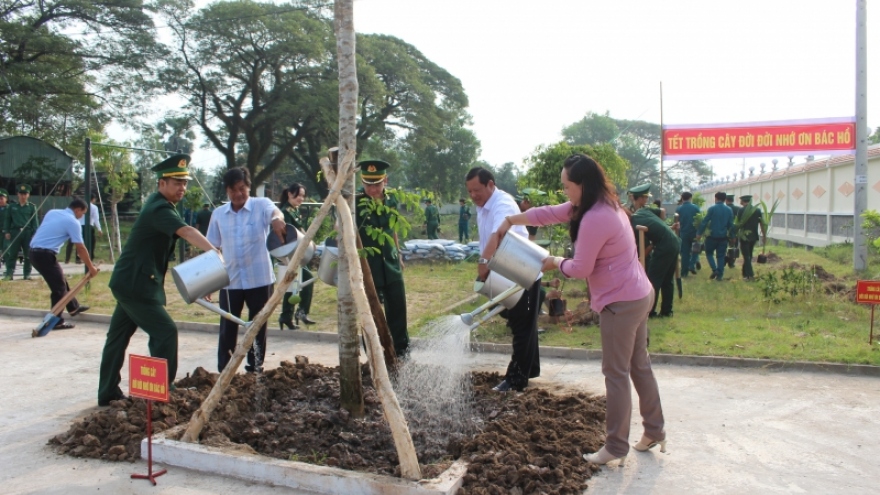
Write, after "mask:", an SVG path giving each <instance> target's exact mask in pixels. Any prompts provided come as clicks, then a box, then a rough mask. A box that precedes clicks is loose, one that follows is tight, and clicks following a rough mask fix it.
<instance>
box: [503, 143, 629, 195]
mask: <svg viewBox="0 0 880 495" xmlns="http://www.w3.org/2000/svg"><path fill="white" fill-rule="evenodd" d="M575 153H583V154H585V155H589V156H590V157H592V158H593V159H594V160H596V162H598V163H599V164H600V165H602V168H603V169H604V170H605V175H607V176H608V179H609V180H611V182H613V183H614V184H615V185H616V186H617V187H618V188H625V186H626V183H627V172H628V170H629V163H627V161H626V160H624V159H623V158H622V157H621V156H620V155H618V154H617V151H615V149H614V147H612V146H611V145H610V144H608V143H602V144H597V145H595V146H590V145H587V144H583V145H577V146H573V145H570V144H568V143H566V142H565V141H562V142H559V143H556V144H553V145H549V146H539V147H538V149H536V150H535V152H534V153H532V155H531V156H529V158H528V159H527V160H526V163H527V165H528V170H527V171H526V173H525V174H524V176H523V177H522V178H521V179H520V187H527V186H528V187H534V188H537V189H540V190H543V191H558V190H561V189H562V178H561V174H562V164H563V163H565V159H566V158H568V157H569V156H571V155H573V154H575Z"/></svg>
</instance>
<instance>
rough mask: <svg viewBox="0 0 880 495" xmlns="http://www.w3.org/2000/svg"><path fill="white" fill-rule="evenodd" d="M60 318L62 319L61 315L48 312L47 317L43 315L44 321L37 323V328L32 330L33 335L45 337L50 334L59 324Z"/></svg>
mask: <svg viewBox="0 0 880 495" xmlns="http://www.w3.org/2000/svg"><path fill="white" fill-rule="evenodd" d="M60 320H61V319H60V318H59V317H57V316H55V315H53V314H52V313H49V314H47V315H46V316H45V317H43V321H42V322H40V324H39V325H37V328H35V329H34V331H33V332H31V337H45V336H46V335H48V334H49V332H51V331H52V329H53V328H55V325H57V324H58V322H59V321H60Z"/></svg>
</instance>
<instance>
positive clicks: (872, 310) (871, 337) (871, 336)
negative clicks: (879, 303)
mask: <svg viewBox="0 0 880 495" xmlns="http://www.w3.org/2000/svg"><path fill="white" fill-rule="evenodd" d="M875 306H876V304H872V305H871V335H870V336H869V337H868V345H874V307H875Z"/></svg>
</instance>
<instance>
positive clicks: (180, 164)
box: [151, 154, 192, 180]
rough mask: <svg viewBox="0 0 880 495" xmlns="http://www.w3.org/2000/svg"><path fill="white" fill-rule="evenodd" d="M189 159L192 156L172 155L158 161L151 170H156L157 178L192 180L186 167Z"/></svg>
mask: <svg viewBox="0 0 880 495" xmlns="http://www.w3.org/2000/svg"><path fill="white" fill-rule="evenodd" d="M190 160H192V158H190V156H189V155H184V154H179V155H173V156H170V157H168V158H166V159H165V160H163V161H162V162H160V163H159V164H158V165H156V166H155V167H153V168H152V169H151V170H152V171H153V172H156V178H157V179H184V180H192V176H190V175H189V168H187V167H188V166H189V162H190Z"/></svg>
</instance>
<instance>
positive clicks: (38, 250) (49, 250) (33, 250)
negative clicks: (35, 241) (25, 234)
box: [30, 247, 58, 254]
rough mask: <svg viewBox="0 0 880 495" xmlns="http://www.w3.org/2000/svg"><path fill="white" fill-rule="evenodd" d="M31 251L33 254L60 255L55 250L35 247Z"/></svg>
mask: <svg viewBox="0 0 880 495" xmlns="http://www.w3.org/2000/svg"><path fill="white" fill-rule="evenodd" d="M30 251H31V252H32V253H52V254H58V253H57V252H56V251H55V250H54V249H46V248H35V247H32V248H31V249H30Z"/></svg>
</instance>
